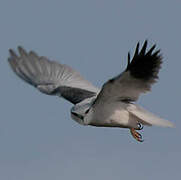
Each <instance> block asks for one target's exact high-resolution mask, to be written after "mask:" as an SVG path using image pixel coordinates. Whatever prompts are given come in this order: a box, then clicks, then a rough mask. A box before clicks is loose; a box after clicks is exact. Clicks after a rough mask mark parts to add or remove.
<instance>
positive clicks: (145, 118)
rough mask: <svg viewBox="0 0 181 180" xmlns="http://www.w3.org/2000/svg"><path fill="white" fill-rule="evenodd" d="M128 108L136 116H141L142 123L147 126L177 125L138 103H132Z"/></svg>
mask: <svg viewBox="0 0 181 180" xmlns="http://www.w3.org/2000/svg"><path fill="white" fill-rule="evenodd" d="M127 110H128V111H129V112H130V113H131V114H133V115H134V116H136V117H138V118H139V121H140V123H142V124H143V125H147V126H152V125H155V126H161V127H175V125H174V124H173V123H171V122H170V121H168V120H164V119H162V118H160V117H157V116H156V115H154V114H153V113H151V112H149V111H147V110H145V109H143V108H142V107H140V106H138V105H137V104H130V105H129V106H128V107H127Z"/></svg>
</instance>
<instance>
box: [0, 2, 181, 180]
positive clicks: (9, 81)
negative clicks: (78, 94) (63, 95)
mask: <svg viewBox="0 0 181 180" xmlns="http://www.w3.org/2000/svg"><path fill="white" fill-rule="evenodd" d="M180 17H181V1H176V0H175V1H167V0H166V1H161V0H160V1H159V0H152V1H145V0H139V1H138V0H137V1H133V0H132V1H131V0H123V1H121V0H120V1H119V0H109V1H108V0H89V1H88V0H59V1H58V0H52V1H43V0H31V1H25V0H16V1H10V0H1V1H0V59H1V63H0V72H1V76H0V82H1V94H0V99H1V101H0V107H1V118H0V179H2V180H32V179H33V180H49V179H52V180H59V179H67V180H69V179H79V180H85V179H86V180H92V179H99V180H100V179H104V180H110V179H115V180H120V179H124V180H125V179H131V178H134V179H135V180H142V179H143V180H152V179H164V180H170V179H179V178H180V177H181V171H180V170H181V169H180V167H181V140H180V137H181V131H180V126H181V121H180V109H181V107H180V92H181V83H180V74H181V73H180V67H181V60H180V53H181V44H180V42H181V20H180ZM145 39H148V40H149V45H150V46H151V45H153V44H154V43H157V46H158V48H161V50H162V53H163V56H164V64H163V66H162V69H161V72H160V80H159V82H158V83H157V84H156V85H155V86H154V87H153V88H152V93H149V94H147V95H144V96H142V97H141V98H140V100H139V103H140V104H141V105H142V106H144V107H146V108H147V109H148V110H150V111H152V112H154V113H155V114H158V115H160V116H161V117H164V118H166V119H168V120H170V121H172V122H174V123H175V124H176V127H177V128H175V129H169V128H157V127H152V128H148V127H145V128H144V130H143V136H144V139H145V142H144V143H142V144H140V143H138V142H136V141H135V140H134V139H133V138H132V137H131V136H130V134H129V132H128V130H125V129H111V128H94V127H83V126H80V125H78V124H76V123H75V122H74V121H72V120H71V118H70V113H69V109H70V108H71V106H72V105H71V104H70V103H69V102H66V101H64V100H63V99H59V98H58V97H50V96H46V95H43V94H41V93H40V92H38V91H37V90H35V89H34V88H33V87H31V86H29V85H27V84H25V83H24V82H23V81H21V80H20V79H18V78H17V77H16V76H15V75H14V73H13V72H12V71H11V70H10V68H9V66H8V63H7V57H8V49H9V48H14V49H15V48H16V47H17V46H18V45H22V46H23V47H24V48H26V49H27V50H35V51H36V52H37V53H38V54H39V55H44V56H47V57H49V58H50V59H54V60H57V61H58V62H61V63H65V64H68V65H70V66H72V67H73V68H75V69H77V70H78V71H80V72H81V74H82V75H84V76H85V77H86V78H87V79H88V80H90V81H92V83H93V84H95V85H97V86H98V87H101V85H102V84H103V83H104V82H105V81H106V80H107V79H109V78H111V77H113V76H115V75H117V74H118V73H120V72H121V71H123V70H124V68H125V66H126V63H127V62H126V58H127V53H128V51H131V53H133V51H134V48H135V46H136V43H137V42H138V41H140V42H141V43H143V41H144V40H145Z"/></svg>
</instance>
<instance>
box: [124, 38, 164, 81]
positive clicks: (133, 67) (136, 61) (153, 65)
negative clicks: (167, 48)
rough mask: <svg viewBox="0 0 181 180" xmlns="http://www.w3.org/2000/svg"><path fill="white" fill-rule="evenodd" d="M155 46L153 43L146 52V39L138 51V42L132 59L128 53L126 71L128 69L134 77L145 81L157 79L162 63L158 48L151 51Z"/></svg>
mask: <svg viewBox="0 0 181 180" xmlns="http://www.w3.org/2000/svg"><path fill="white" fill-rule="evenodd" d="M155 47H156V45H153V46H152V48H151V49H150V50H149V51H148V52H146V48H147V40H146V41H145V43H144V45H143V47H142V49H141V51H140V52H139V43H138V44H137V46H136V50H135V54H134V56H133V59H132V61H130V53H128V65H127V68H126V71H130V74H131V75H132V76H133V77H134V78H138V79H142V80H146V81H149V80H154V79H157V78H158V72H159V69H160V68H161V64H162V56H161V55H160V50H157V51H155V52H153V50H154V49H155Z"/></svg>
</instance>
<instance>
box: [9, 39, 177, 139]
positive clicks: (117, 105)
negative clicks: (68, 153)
mask: <svg viewBox="0 0 181 180" xmlns="http://www.w3.org/2000/svg"><path fill="white" fill-rule="evenodd" d="M146 47H147V41H145V43H144V45H143V48H142V49H141V51H140V52H139V43H138V44H137V47H136V51H135V54H134V57H133V59H132V61H130V54H129V53H128V65H127V68H126V70H125V71H124V72H123V73H121V74H120V75H118V76H117V77H114V78H112V79H110V80H108V81H107V82H106V83H105V84H104V85H103V87H102V89H98V88H96V87H95V86H93V85H92V84H91V83H90V82H89V81H87V80H85V79H84V78H83V77H82V76H81V75H80V74H79V73H78V72H77V71H75V70H73V69H72V68H71V67H69V66H67V65H62V64H59V63H57V62H54V61H49V60H48V59H47V58H46V57H40V56H38V55H37V54H36V53H35V52H33V51H30V52H29V53H27V52H26V51H25V50H24V49H23V48H21V47H19V48H18V49H19V53H20V56H17V55H16V53H15V52H14V51H13V50H10V55H11V56H10V57H9V63H10V65H11V67H12V69H13V71H14V72H15V73H16V74H17V75H18V76H19V77H20V78H22V79H23V80H24V81H26V82H28V83H29V84H31V85H33V86H34V87H36V88H37V89H38V90H39V91H41V92H43V93H45V94H48V95H58V96H60V97H63V98H65V99H66V100H69V101H70V102H72V103H73V104H74V106H73V107H72V109H71V117H72V118H73V119H74V120H75V121H76V122H78V123H79V124H82V125H91V126H97V127H119V128H129V129H130V131H131V134H132V135H133V137H134V138H135V139H136V140H138V141H142V136H141V135H140V134H139V133H138V132H137V131H136V130H140V129H142V125H147V126H152V125H157V126H163V127H173V124H172V123H171V122H169V121H167V120H163V119H161V118H159V117H157V116H155V115H154V114H152V113H150V112H148V111H146V110H145V109H143V108H141V107H140V106H138V105H137V104H135V101H136V100H137V99H138V97H139V95H140V94H141V93H146V92H147V91H150V89H151V85H152V84H153V83H154V82H155V81H156V79H157V78H158V76H157V75H158V72H159V69H160V64H161V63H162V57H161V55H160V54H159V50H158V51H156V52H154V53H153V50H154V49H155V45H154V46H153V47H152V48H151V49H150V50H149V51H148V52H146Z"/></svg>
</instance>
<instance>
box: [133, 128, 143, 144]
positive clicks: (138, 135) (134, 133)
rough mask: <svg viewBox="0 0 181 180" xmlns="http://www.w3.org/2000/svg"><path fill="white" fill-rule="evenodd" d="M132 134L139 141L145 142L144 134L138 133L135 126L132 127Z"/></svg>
mask: <svg viewBox="0 0 181 180" xmlns="http://www.w3.org/2000/svg"><path fill="white" fill-rule="evenodd" d="M130 132H131V135H132V136H133V137H134V138H135V139H136V140H137V141H139V142H143V141H144V140H143V139H142V135H141V134H140V133H138V132H137V131H136V130H135V129H134V128H130Z"/></svg>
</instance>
